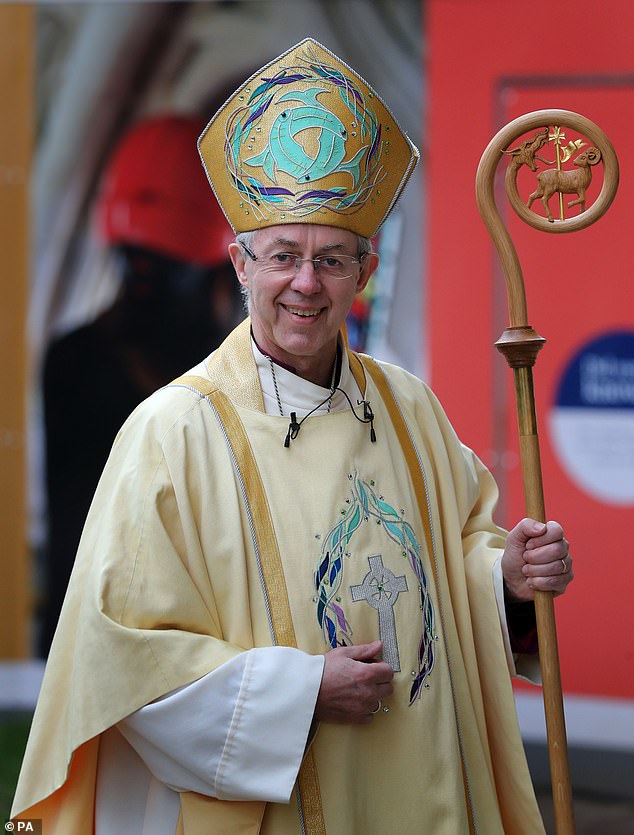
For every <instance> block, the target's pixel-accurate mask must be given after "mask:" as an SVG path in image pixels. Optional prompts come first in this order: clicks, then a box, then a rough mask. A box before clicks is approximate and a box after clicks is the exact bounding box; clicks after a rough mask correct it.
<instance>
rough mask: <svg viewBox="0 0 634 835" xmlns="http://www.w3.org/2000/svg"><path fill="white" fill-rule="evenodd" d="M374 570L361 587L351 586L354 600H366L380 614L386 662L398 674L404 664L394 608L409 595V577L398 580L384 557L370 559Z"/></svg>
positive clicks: (371, 569) (381, 636) (380, 629)
mask: <svg viewBox="0 0 634 835" xmlns="http://www.w3.org/2000/svg"><path fill="white" fill-rule="evenodd" d="M368 562H369V563H370V570H369V571H368V573H367V574H366V575H365V577H364V578H363V582H362V583H359V585H358V586H350V594H351V595H352V600H353V602H354V603H357V602H358V601H360V600H365V601H366V602H367V603H369V604H370V606H372V608H373V609H376V610H377V611H378V613H379V635H380V638H381V640H382V641H383V660H384V661H386V662H387V663H388V664H389V665H390V666H391V668H392V669H393V670H394V671H395V672H398V671H399V670H400V669H401V662H400V660H399V657H398V643H397V640H396V622H395V620H394V604H395V603H396V598H397V597H398V596H399V594H400V593H401V592H402V591H407V578H406V577H405V575H403V576H401V577H396V576H395V575H394V574H393V573H392V572H391V571H390V569H389V568H384V566H383V558H382V557H381V555H380V554H377V555H376V556H373V557H368Z"/></svg>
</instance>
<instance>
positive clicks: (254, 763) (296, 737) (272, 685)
mask: <svg viewBox="0 0 634 835" xmlns="http://www.w3.org/2000/svg"><path fill="white" fill-rule="evenodd" d="M323 666H324V656H322V655H308V654H307V653H305V652H301V651H300V650H298V649H293V648H291V647H260V648H257V649H252V650H248V651H246V652H243V653H241V654H240V655H237V656H236V657H235V658H233V659H231V661H228V662H226V663H225V664H222V665H221V666H220V667H218V668H217V669H216V670H213V671H212V672H211V673H208V674H207V675H206V676H204V677H203V678H201V679H199V680H198V681H195V682H193V683H192V684H189V685H187V686H186V687H183V688H180V689H179V690H176V691H174V692H173V693H170V694H168V695H167V696H164V697H163V698H162V699H159V700H157V701H155V702H152V703H151V704H148V705H145V707H142V708H141V709H140V710H137V711H136V712H135V713H133V714H131V715H130V716H128V717H127V718H126V719H124V720H122V721H121V722H120V723H119V724H118V725H117V727H118V729H119V730H120V731H121V733H122V734H123V736H124V737H125V738H126V739H127V740H128V742H129V743H130V745H132V747H133V748H134V749H135V750H136V751H137V753H138V754H139V756H140V757H141V758H142V760H143V761H144V762H145V764H146V765H147V767H148V769H149V770H150V771H151V772H152V774H153V775H154V776H155V777H156V778H157V779H158V780H160V781H161V782H163V783H164V784H165V785H167V786H169V787H170V788H173V789H175V790H176V791H195V792H198V793H200V794H205V795H209V796H211V797H217V798H220V799H221V800H264V801H269V802H275V803H288V802H289V799H290V796H291V792H292V790H293V785H294V783H295V779H296V777H297V772H298V771H299V767H300V765H301V761H302V757H303V755H304V751H305V748H306V742H307V739H308V734H309V731H310V726H311V722H312V720H313V713H314V710H315V704H316V701H317V695H318V693H319V687H320V685H321V677H322V673H323Z"/></svg>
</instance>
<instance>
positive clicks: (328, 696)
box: [315, 641, 394, 725]
mask: <svg viewBox="0 0 634 835" xmlns="http://www.w3.org/2000/svg"><path fill="white" fill-rule="evenodd" d="M382 649H383V644H382V643H381V641H373V642H372V643H371V644H359V645H358V646H352V647H337V649H331V650H330V652H327V653H326V662H325V664H324V673H323V676H322V679H321V687H320V688H319V695H318V696H317V705H316V707H315V718H316V719H317V720H318V721H320V722H339V723H343V724H347V725H365V724H367V723H368V722H371V721H372V718H373V714H374V713H376V712H377V708H378V707H380V705H381V702H382V700H383V699H386V698H387V697H388V696H391V694H392V692H393V690H394V688H393V687H392V679H393V677H394V671H393V670H392V668H391V667H390V665H389V664H386V663H385V662H384V661H381V660H380V658H381V650H382Z"/></svg>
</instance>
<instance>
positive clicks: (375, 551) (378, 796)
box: [14, 320, 544, 835]
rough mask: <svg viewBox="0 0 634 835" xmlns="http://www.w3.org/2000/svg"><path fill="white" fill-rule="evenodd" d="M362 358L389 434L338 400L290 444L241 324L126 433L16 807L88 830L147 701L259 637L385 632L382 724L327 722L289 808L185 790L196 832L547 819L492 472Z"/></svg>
mask: <svg viewBox="0 0 634 835" xmlns="http://www.w3.org/2000/svg"><path fill="white" fill-rule="evenodd" d="M350 364H351V367H352V369H353V371H354V372H355V376H356V378H357V381H358V382H359V384H360V388H361V390H362V391H363V392H364V397H365V400H366V401H368V402H369V403H370V404H371V409H372V412H373V414H374V428H375V431H376V442H372V441H371V438H370V430H369V426H368V425H367V424H364V423H362V422H360V421H359V420H357V418H356V417H355V415H354V414H353V413H352V411H343V412H336V413H332V414H320V415H314V416H311V417H309V418H308V419H306V420H305V421H304V422H303V423H302V426H301V431H300V432H299V434H298V435H297V437H296V438H295V439H294V440H292V441H291V442H290V445H289V446H288V448H286V447H285V446H284V439H285V437H286V434H287V430H288V423H289V419H288V417H281V416H275V415H267V414H265V412H264V408H263V401H262V394H261V389H260V385H259V378H258V374H257V369H256V366H255V361H254V358H253V355H252V351H251V344H250V334H249V322H248V320H247V321H246V322H245V323H243V324H242V325H241V326H239V327H238V328H237V329H236V330H235V331H234V332H233V333H232V334H231V335H230V336H229V337H228V339H227V340H226V341H225V343H224V344H223V345H222V346H221V347H220V348H219V349H218V351H217V352H215V354H214V355H213V356H212V358H211V359H210V360H207V361H206V362H205V363H201V364H200V365H199V366H198V367H196V368H195V369H193V370H192V376H191V377H188V378H182V379H181V380H180V381H176V383H175V384H174V385H172V386H169V387H167V388H165V389H162V390H161V391H159V392H157V393H156V394H155V395H153V396H152V397H150V398H149V399H148V400H147V401H145V403H143V404H141V406H139V407H138V408H137V410H135V412H134V413H133V414H132V415H131V417H130V418H129V419H128V421H127V422H126V424H125V425H124V427H123V428H122V430H121V432H120V433H119V436H118V437H117V440H116V442H115V444H114V447H113V450H112V453H111V456H110V459H109V461H108V464H107V466H106V468H105V470H104V473H103V476H102V479H101V481H100V484H99V487H98V489H97V492H96V495H95V499H94V501H93V505H92V508H91V511H90V514H89V516H88V520H87V523H86V528H85V531H84V534H83V537H82V541H81V544H80V549H79V553H78V557H77V561H76V566H75V570H74V573H73V577H72V580H71V584H70V587H69V591H68V594H67V599H66V603H65V605H64V609H63V612H62V617H61V619H60V625H59V627H58V632H57V634H56V637H55V641H54V643H53V647H52V650H51V656H50V659H49V664H48V666H47V672H46V675H45V680H44V684H43V687H42V693H41V696H40V700H39V703H38V708H37V711H36V715H35V718H34V723H33V729H32V733H31V737H30V740H29V745H28V748H27V753H26V755H25V762H24V766H23V771H22V774H21V778H20V783H19V786H18V792H17V795H16V800H15V804H14V812H16V813H21V815H22V816H24V817H42V818H44V830H43V831H45V832H46V833H47V835H48V833H53V832H56V833H63V835H74V833H77V835H79V834H80V833H81V834H82V835H83V834H84V833H87V832H90V831H91V829H92V826H93V817H94V787H95V780H96V767H97V752H98V745H99V735H100V734H101V733H102V732H103V731H104V730H106V729H107V728H109V727H111V726H112V725H114V724H115V723H117V722H118V721H120V720H121V719H122V718H124V717H125V716H128V715H129V714H130V713H132V712H133V711H135V710H136V709H138V708H140V707H142V706H143V705H145V704H148V703H149V702H151V701H153V700H154V699H157V698H159V697H160V696H162V695H165V694H166V693H168V692H170V691H172V690H174V689H176V688H178V687H182V686H184V685H186V684H188V683H190V682H192V681H194V680H196V679H198V678H200V677H202V676H203V675H205V674H206V673H208V672H209V671H210V670H213V669H215V668H216V667H218V666H219V665H221V664H222V663H223V662H225V661H227V660H229V659H230V658H232V657H233V656H235V655H236V654H237V653H239V652H241V651H243V650H246V649H250V648H253V647H258V646H270V645H273V644H280V645H281V644H287V645H291V646H297V647H298V648H299V649H300V650H303V651H305V652H307V653H311V654H318V653H324V652H326V651H327V650H328V649H330V648H331V647H333V646H337V645H340V644H353V643H366V642H369V641H372V640H374V639H376V638H379V637H380V638H381V640H383V642H384V648H385V649H384V657H385V659H386V660H388V661H389V663H390V664H391V665H392V667H393V668H394V670H395V676H394V694H393V696H391V697H390V699H389V700H388V702H387V703H386V704H385V705H384V706H383V709H382V710H381V711H380V712H379V713H378V714H377V715H376V716H375V717H374V721H373V722H372V723H371V724H370V725H367V726H351V725H334V724H323V725H322V726H321V727H319V728H318V730H317V733H316V736H315V738H314V741H313V742H312V744H311V746H310V747H309V748H308V751H307V753H306V756H305V758H304V763H303V765H302V768H301V770H300V775H299V778H298V784H297V791H296V792H294V794H293V797H292V799H291V802H290V803H289V804H288V805H284V804H277V803H269V804H264V803H261V802H251V803H249V802H236V801H221V800H216V799H213V798H208V797H203V796H202V795H197V794H193V793H191V792H189V793H183V794H182V795H181V820H180V822H179V831H180V832H182V833H184V835H198V833H238V832H240V833H257V832H261V833H264V834H265V835H286V833H299V832H301V831H302V828H303V829H304V831H305V832H306V833H308V835H321V833H328V835H352V833H364V835H373V833H374V834H375V835H384V833H387V832H393V831H398V832H404V833H414V832H421V833H433V835H457V833H465V835H467V833H469V832H475V833H480V835H495V833H505V832H506V833H513V834H514V835H515V834H516V833H517V835H525V834H526V835H529V833H543V831H544V830H543V826H542V823H541V819H540V816H539V812H538V809H537V804H536V802H535V798H534V794H533V790H532V786H531V782H530V777H529V773H528V769H527V766H526V761H525V757H524V752H523V747H522V743H521V739H520V735H519V730H518V725H517V719H516V715H515V707H514V701H513V694H512V689H511V683H510V678H509V673H508V668H507V663H506V659H505V652H504V645H503V638H502V631H501V627H500V623H499V614H498V609H497V606H496V601H495V593H494V588H493V580H492V571H491V569H492V565H493V563H494V562H495V560H496V559H497V558H498V557H499V555H500V549H501V548H502V547H503V544H504V532H503V531H501V530H500V529H499V528H497V527H496V526H495V524H494V523H493V521H492V512H493V508H494V505H495V501H496V498H497V491H496V488H495V485H494V482H493V480H492V478H491V476H490V474H489V473H488V472H487V470H486V469H485V468H484V467H483V465H482V464H481V463H480V462H479V461H478V459H477V458H476V457H475V456H474V455H473V454H472V453H471V452H470V451H469V450H468V449H466V448H465V447H464V446H463V445H462V444H461V443H460V442H459V440H458V439H457V437H456V435H455V433H454V431H453V429H452V427H451V425H450V424H449V422H448V420H447V418H446V417H445V415H444V413H443V411H442V409H441V408H440V406H439V405H438V403H437V401H436V399H435V398H434V396H433V394H431V392H430V391H429V389H427V388H426V387H425V386H424V384H422V383H421V382H420V381H419V380H417V379H416V378H414V377H413V376H412V375H410V374H408V373H407V372H405V371H403V370H401V369H399V368H396V367H394V366H388V365H383V364H381V365H380V366H379V365H378V364H376V363H374V362H373V361H371V360H369V359H368V358H361V360H359V359H358V358H357V357H356V356H355V355H352V354H351V355H350ZM194 378H198V379H194ZM360 414H361V412H360ZM271 698H272V699H274V698H275V694H274V693H272V694H271ZM122 802H125V799H124V798H122Z"/></svg>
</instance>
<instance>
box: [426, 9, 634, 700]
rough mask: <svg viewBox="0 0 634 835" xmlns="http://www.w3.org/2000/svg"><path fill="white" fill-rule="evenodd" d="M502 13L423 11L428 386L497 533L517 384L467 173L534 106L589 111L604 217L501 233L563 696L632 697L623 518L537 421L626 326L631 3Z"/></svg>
mask: <svg viewBox="0 0 634 835" xmlns="http://www.w3.org/2000/svg"><path fill="white" fill-rule="evenodd" d="M509 8H510V7H509V4H508V3H505V2H498V0H485V2H477V3H474V2H468V0H430V2H428V3H427V5H426V9H427V15H428V18H427V22H428V27H427V31H428V34H429V52H428V55H429V65H428V71H429V78H430V108H429V113H428V130H427V143H426V144H427V147H426V148H424V149H423V153H424V155H425V157H426V161H427V171H428V177H429V180H428V205H429V212H428V214H429V218H430V235H429V247H428V252H429V261H428V264H427V275H428V288H429V307H428V311H429V316H428V343H429V349H430V359H431V361H430V368H431V378H432V379H431V383H432V385H433V387H434V389H435V390H436V392H437V393H438V395H439V396H440V398H441V400H442V402H443V404H444V405H445V408H446V409H447V411H448V413H449V415H450V417H451V419H452V421H453V422H454V425H455V426H456V429H457V430H458V433H459V434H460V436H461V437H462V438H463V440H464V441H465V442H466V443H468V444H469V445H470V446H472V447H473V448H474V449H475V450H476V451H477V452H478V453H479V454H480V455H481V456H482V457H483V458H484V460H485V461H486V462H487V463H488V464H489V465H490V466H491V467H492V469H493V470H494V472H495V474H496V477H497V478H498V481H499V483H500V485H501V488H502V491H503V497H504V499H503V502H502V504H501V506H500V512H499V520H500V521H501V522H502V523H503V524H511V523H512V522H514V521H515V520H517V519H518V518H520V517H521V516H522V515H523V497H522V491H521V476H520V471H519V465H518V456H517V453H516V450H517V440H516V435H517V430H516V418H515V407H514V400H513V394H512V378H511V372H510V371H509V370H508V369H507V367H506V364H505V362H504V360H502V358H501V357H500V356H499V355H498V354H497V352H496V351H495V350H494V349H493V347H492V342H493V341H495V339H496V338H497V337H498V336H499V335H500V333H501V332H502V330H503V329H504V327H505V326H506V298H505V291H504V285H503V279H502V277H501V274H500V273H499V269H498V267H497V262H496V259H495V256H494V252H493V248H492V246H491V244H490V241H489V238H488V235H487V233H486V231H485V229H484V227H483V225H482V222H481V221H480V218H479V216H478V213H477V209H476V206H475V200H474V196H473V184H474V179H475V171H476V168H477V165H478V161H479V159H480V156H481V154H482V151H483V150H484V148H485V147H486V145H487V144H488V142H489V140H490V139H491V137H492V136H493V134H494V133H495V132H496V131H497V130H498V129H499V128H500V127H501V126H502V125H503V124H505V123H506V122H508V121H510V120H511V119H512V118H515V117H516V116H519V115H521V114H522V113H526V112H529V111H532V110H539V109H544V108H563V109H569V110H576V111H578V112H580V113H582V114H584V115H585V116H587V117H588V118H590V119H592V121H594V122H596V123H597V124H598V125H599V126H600V127H602V128H603V130H604V131H605V132H606V133H607V135H608V136H609V137H610V139H611V140H612V142H613V144H614V146H615V148H616V151H617V154H618V156H619V160H620V164H621V177H622V182H621V187H620V190H619V194H618V195H617V198H616V201H615V203H614V205H613V206H612V208H611V209H610V211H609V212H608V214H607V215H606V216H605V217H604V218H603V219H602V220H601V221H600V222H599V223H597V224H596V225H594V226H593V227H591V228H590V229H587V230H585V231H582V232H579V233H576V234H571V235H547V234H544V233H541V232H538V231H536V230H533V229H530V228H529V227H527V226H525V225H524V224H522V222H521V221H519V219H517V217H516V216H515V215H514V213H513V212H512V211H511V210H510V209H509V211H508V214H507V220H508V224H509V229H510V231H511V235H512V237H513V240H514V242H515V245H516V247H517V250H518V254H519V258H520V262H521V264H522V268H523V271H524V276H525V281H526V288H527V297H528V308H529V320H530V322H531V324H532V325H533V326H534V327H535V328H536V330H537V331H538V332H539V333H540V334H541V335H542V336H544V337H546V338H547V339H548V340H549V341H548V343H547V344H546V347H545V348H544V349H543V351H542V353H541V354H540V357H539V359H538V362H537V366H536V369H535V383H536V394H537V402H538V422H539V427H540V438H541V444H542V457H543V469H544V483H545V490H546V507H547V512H548V514H549V516H550V517H553V516H554V517H555V518H557V519H559V520H561V521H562V523H563V524H564V526H565V528H566V532H567V535H568V537H569V539H571V541H572V543H573V553H574V556H575V565H576V571H577V576H576V580H575V583H574V586H573V587H572V589H571V592H570V594H569V595H567V596H566V597H565V598H563V599H562V600H561V601H558V602H557V606H556V609H557V622H558V632H559V639H560V654H561V662H562V677H563V683H564V689H565V690H566V691H568V692H574V693H579V694H588V695H593V694H594V695H604V696H617V697H621V698H633V697H634V676H633V675H632V673H631V665H632V661H633V660H634V607H632V605H631V588H632V582H633V581H634V572H633V569H632V559H631V555H632V547H631V544H630V538H629V532H630V526H631V525H630V526H628V523H631V521H632V519H633V518H634V507H631V506H630V507H625V508H624V507H615V506H611V505H608V504H603V503H600V502H598V501H596V500H594V499H592V498H590V497H589V496H588V495H586V494H585V493H584V492H582V491H581V490H580V489H579V488H578V487H577V486H576V485H575V484H574V483H573V482H572V481H571V480H570V479H569V478H568V476H567V475H566V473H565V472H564V471H563V470H562V468H561V466H560V465H559V463H558V460H557V459H556V457H555V455H554V452H553V450H552V448H551V443H550V436H549V431H548V415H549V411H550V408H551V406H552V403H553V400H554V396H555V393H556V390H557V386H558V383H559V379H560V376H561V374H562V373H563V370H564V368H565V365H566V363H567V362H568V361H569V359H570V358H571V356H572V355H573V354H574V353H575V352H576V350H578V348H579V347H580V346H581V344H582V343H584V342H587V341H589V340H590V339H591V338H592V337H594V336H596V335H597V334H599V333H601V332H603V331H606V330H616V329H619V328H621V329H623V328H625V329H630V330H633V329H634V282H633V281H632V264H634V234H633V233H632V231H631V226H632V222H631V218H632V207H633V206H634V178H633V177H632V173H633V171H634V160H633V159H631V157H632V156H634V153H633V151H632V148H631V137H632V135H633V134H634V49H633V48H632V46H633V36H632V33H633V32H634V4H631V3H629V2H626V1H625V0H622V1H621V0H619V2H617V0H609V2H604V3H603V4H601V6H600V7H598V6H597V5H596V4H595V3H590V2H587V0H578V2H576V3H575V4H574V6H570V5H565V4H554V3H550V2H548V3H546V2H535V3H532V4H531V5H530V6H524V7H522V8H524V9H525V10H526V16H525V17H523V16H522V13H521V12H520V11H519V8H518V7H514V11H513V12H512V13H511V12H510V11H509ZM546 156H547V154H546ZM599 184H600V180H598V181H597V183H596V184H594V185H593V186H592V187H591V189H590V192H589V194H590V195H596V193H597V191H598V187H599ZM552 208H553V210H555V208H556V198H553V200H552ZM632 478H634V473H633V474H632ZM626 526H628V527H626Z"/></svg>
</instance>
